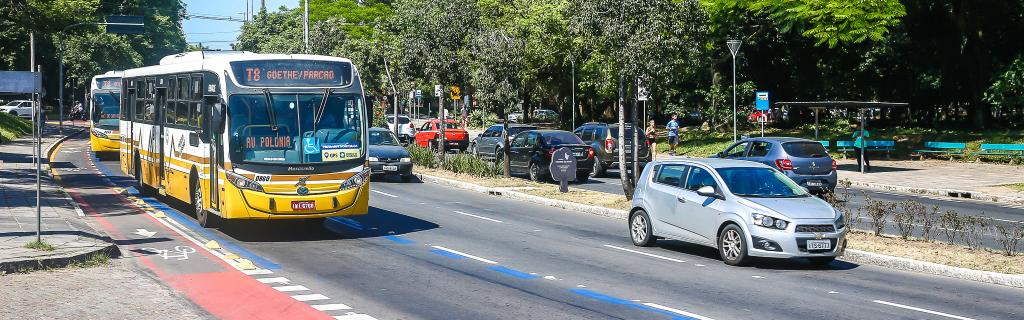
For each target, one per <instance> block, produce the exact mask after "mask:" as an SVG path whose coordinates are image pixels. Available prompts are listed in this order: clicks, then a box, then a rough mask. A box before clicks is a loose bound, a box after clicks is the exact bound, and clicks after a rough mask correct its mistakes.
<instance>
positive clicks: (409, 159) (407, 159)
mask: <svg viewBox="0 0 1024 320" xmlns="http://www.w3.org/2000/svg"><path fill="white" fill-rule="evenodd" d="M401 161H402V162H412V158H402V160H401Z"/></svg>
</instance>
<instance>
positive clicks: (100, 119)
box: [92, 93, 121, 130]
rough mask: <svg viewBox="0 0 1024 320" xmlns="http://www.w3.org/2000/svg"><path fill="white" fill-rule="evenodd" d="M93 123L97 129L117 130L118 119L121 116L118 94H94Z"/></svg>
mask: <svg viewBox="0 0 1024 320" xmlns="http://www.w3.org/2000/svg"><path fill="white" fill-rule="evenodd" d="M93 99H94V100H93V103H94V106H93V107H94V109H93V114H92V117H93V119H92V120H93V121H94V123H95V125H96V126H97V127H99V128H103V129H108V130H117V129H118V122H120V120H118V118H120V116H121V94H120V93H96V94H94V95H93Z"/></svg>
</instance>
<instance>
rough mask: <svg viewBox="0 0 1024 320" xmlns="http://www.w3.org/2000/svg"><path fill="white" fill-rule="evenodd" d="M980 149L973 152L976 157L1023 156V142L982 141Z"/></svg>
mask: <svg viewBox="0 0 1024 320" xmlns="http://www.w3.org/2000/svg"><path fill="white" fill-rule="evenodd" d="M979 149H980V150H979V151H978V152H975V153H973V155H974V156H976V157H979V158H981V157H983V156H999V157H1024V144H1006V143H982V144H981V147H980V148H979Z"/></svg>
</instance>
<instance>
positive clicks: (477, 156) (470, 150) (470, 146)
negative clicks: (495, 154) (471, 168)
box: [469, 142, 480, 158]
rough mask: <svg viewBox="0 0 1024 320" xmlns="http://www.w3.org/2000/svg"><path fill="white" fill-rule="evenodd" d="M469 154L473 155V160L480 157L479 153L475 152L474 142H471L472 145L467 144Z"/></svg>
mask: <svg viewBox="0 0 1024 320" xmlns="http://www.w3.org/2000/svg"><path fill="white" fill-rule="evenodd" d="M469 152H470V153H472V154H473V157H474V158H479V157H480V152H479V151H476V142H473V143H470V144H469Z"/></svg>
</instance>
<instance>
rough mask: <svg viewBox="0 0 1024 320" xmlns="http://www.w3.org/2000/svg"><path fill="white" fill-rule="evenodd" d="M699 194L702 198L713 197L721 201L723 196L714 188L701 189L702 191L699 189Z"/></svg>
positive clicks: (704, 187)
mask: <svg viewBox="0 0 1024 320" xmlns="http://www.w3.org/2000/svg"><path fill="white" fill-rule="evenodd" d="M697 194H698V195H700V196H702V197H711V198H719V199H720V198H722V196H721V195H719V194H718V192H717V191H715V187H712V186H703V187H700V189H697Z"/></svg>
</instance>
